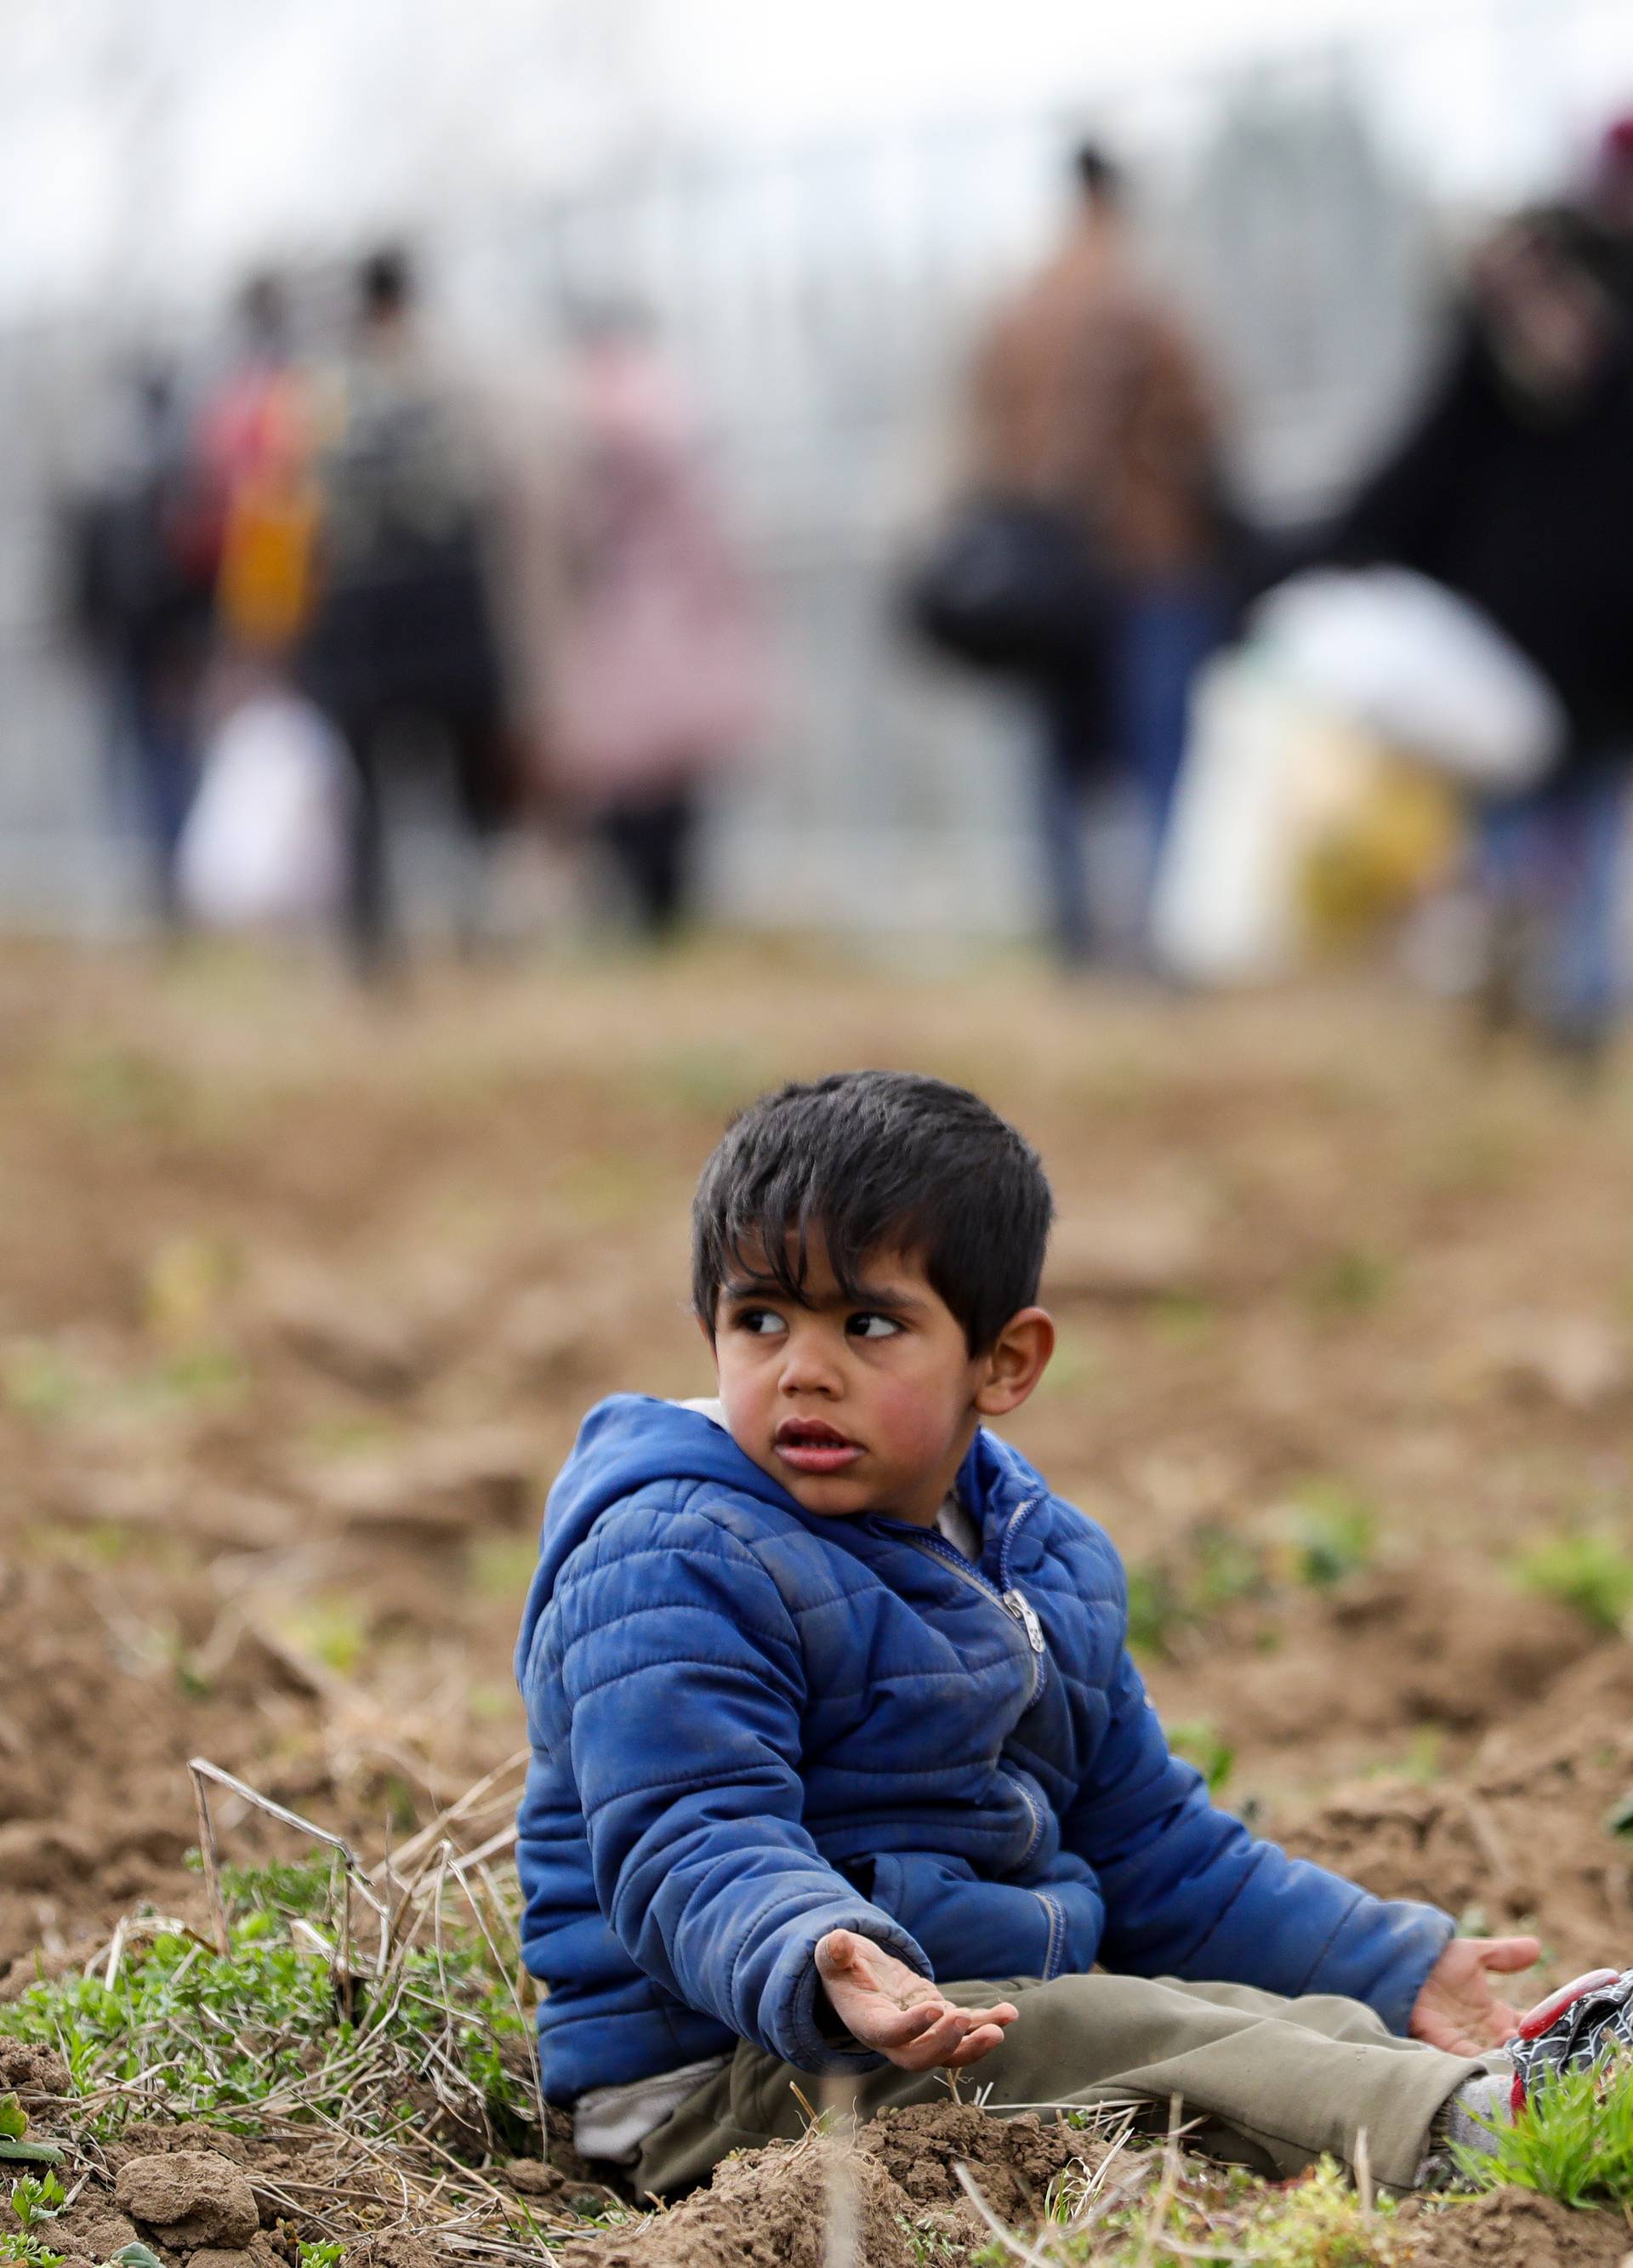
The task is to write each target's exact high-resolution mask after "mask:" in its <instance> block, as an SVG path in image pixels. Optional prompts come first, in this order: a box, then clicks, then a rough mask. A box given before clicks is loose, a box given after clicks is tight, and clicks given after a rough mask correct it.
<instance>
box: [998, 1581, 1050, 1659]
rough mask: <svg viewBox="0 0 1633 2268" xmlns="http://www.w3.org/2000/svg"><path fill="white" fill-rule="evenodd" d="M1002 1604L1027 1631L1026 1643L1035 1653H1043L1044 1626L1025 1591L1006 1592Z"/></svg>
mask: <svg viewBox="0 0 1633 2268" xmlns="http://www.w3.org/2000/svg"><path fill="white" fill-rule="evenodd" d="M1002 1603H1003V1605H1004V1609H1006V1611H1007V1612H1008V1613H1010V1614H1011V1615H1013V1616H1014V1617H1015V1619H1016V1621H1017V1622H1018V1623H1019V1624H1020V1626H1021V1628H1022V1630H1024V1631H1026V1643H1027V1645H1028V1646H1030V1647H1031V1648H1032V1650H1033V1653H1042V1651H1043V1625H1042V1624H1041V1622H1040V1621H1039V1620H1038V1616H1037V1611H1036V1609H1034V1608H1033V1603H1032V1601H1031V1600H1030V1599H1029V1598H1028V1597H1027V1596H1026V1593H1025V1592H1024V1591H1005V1592H1004V1597H1003V1602H1002Z"/></svg>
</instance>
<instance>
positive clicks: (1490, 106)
mask: <svg viewBox="0 0 1633 2268" xmlns="http://www.w3.org/2000/svg"><path fill="white" fill-rule="evenodd" d="M1335 42H1342V43H1345V44H1347V45H1349V46H1351V47H1353V48H1354V49H1355V51H1356V52H1357V55H1359V56H1360V57H1361V58H1362V63H1361V68H1362V70H1363V72H1364V76H1365V82H1366V85H1367V87H1368V90H1369V92H1371V93H1372V97H1373V99H1374V102H1375V107H1376V110H1377V113H1378V115H1379V122H1380V124H1381V125H1382V127H1383V129H1384V130H1385V132H1386V133H1387V135H1388V136H1390V138H1391V139H1392V140H1394V142H1395V143H1396V144H1398V145H1399V146H1400V148H1401V151H1402V152H1403V154H1404V155H1405V156H1406V157H1407V158H1408V161H1409V163H1410V164H1412V165H1413V166H1415V167H1416V168H1417V169H1418V170H1419V171H1420V172H1423V173H1424V174H1425V175H1426V176H1427V177H1428V178H1429V180H1430V182H1431V187H1433V188H1436V189H1437V190H1438V192H1439V193H1441V194H1443V195H1454V196H1463V197H1471V198H1475V199H1478V198H1481V197H1490V198H1493V199H1496V198H1500V197H1501V196H1503V195H1509V194H1513V193H1515V192H1516V191H1517V190H1522V189H1524V188H1529V187H1532V186H1534V185H1536V184H1538V183H1540V182H1542V181H1544V180H1547V179H1548V175H1549V173H1550V172H1551V171H1554V170H1556V168H1557V167H1558V166H1560V165H1561V163H1562V162H1563V154H1564V152H1565V151H1566V150H1567V148H1568V147H1569V146H1570V144H1572V143H1573V142H1574V143H1576V144H1580V143H1581V142H1582V140H1583V139H1584V137H1585V134H1586V132H1587V130H1588V129H1589V127H1590V125H1591V124H1593V123H1594V122H1597V121H1598V120H1599V119H1600V118H1601V117H1602V116H1604V115H1606V114H1608V113H1609V112H1611V111H1613V110H1614V109H1615V108H1617V107H1619V106H1621V105H1622V104H1633V0H1003V4H1001V5H1000V4H994V0H8V4H7V5H6V7H5V8H4V11H3V12H0V201H3V202H4V210H6V212H7V214H8V225H7V230H6V232H5V235H4V240H0V314H6V313H11V314H16V313H26V312H28V311H30V310H32V309H33V308H37V307H39V306H44V305H48V304H50V303H52V302H53V301H55V302H58V303H61V302H63V301H64V300H65V301H67V302H69V303H70V304H71V303H74V302H78V301H83V299H84V298H85V296H86V295H87V294H88V293H92V292H95V291H101V290H103V289H106V288H113V289H114V291H118V290H119V289H120V287H121V279H129V281H130V283H131V288H132V290H133V291H137V290H138V286H139V287H140V288H143V289H144V288H147V284H149V283H151V277H152V276H153V275H154V274H155V273H158V274H159V275H161V276H168V277H170V278H173V279H176V280H180V282H181V283H182V284H184V285H185V284H187V283H188V281H190V280H193V279H196V280H197V281H198V282H200V283H208V284H214V283H215V282H217V280H218V279H221V278H224V276H226V275H227V274H229V273H231V272H232V271H233V270H234V269H237V268H239V267H241V265H242V264H243V263H244V261H246V260H249V259H253V258H254V257H255V256H257V255H258V254H261V255H266V254H277V253H279V252H284V251H288V250H291V249H299V248H303V247H307V246H312V245H322V244H324V243H326V242H328V243H338V242H343V241H346V240H348V239H351V238H352V237H354V236H355V234H356V233H357V232H358V231H360V230H363V229H367V228H370V227H379V226H391V225H415V224H419V223H423V219H424V218H425V217H426V216H428V215H430V214H438V215H445V214H448V213H453V214H465V215H467V216H472V217H474V216H475V215H476V214H478V213H482V212H488V211H498V210H503V209H504V207H506V206H507V205H508V206H511V207H514V206H515V205H517V204H519V203H520V202H521V201H522V200H524V199H526V198H527V197H529V196H533V195H537V194H538V193H539V192H540V191H541V190H542V189H546V188H549V187H551V186H553V185H555V184H558V183H562V182H564V181H570V180H573V179H576V178H583V177H584V176H585V173H587V172H589V171H590V170H592V169H593V168H595V167H597V166H604V165H605V164H606V163H607V161H608V160H609V158H611V156H612V155H613V153H614V152H615V151H617V150H618V149H619V148H620V147H621V146H622V147H623V148H625V149H639V148H641V147H643V146H644V145H646V144H650V143H651V141H652V140H654V139H656V140H658V141H660V142H668V143H678V144H681V145H683V146H686V147H688V148H693V149H700V148H708V149H713V150H722V149H731V148H740V147H745V146H754V147H759V148H762V149H763V148H765V147H767V146H770V147H783V146H788V145H791V144H799V143H802V142H808V141H812V140H814V139H819V138H824V137H829V136H835V135H837V134H849V133H852V132H871V131H877V130H879V129H885V130H889V129H898V128H901V127H903V126H906V125H908V124H910V123H913V122H923V121H926V120H930V119H933V118H937V117H944V116H946V115H949V114H967V115H990V114H994V113H1006V112H1026V111H1039V110H1048V111H1051V112H1062V111H1065V112H1076V113H1078V114H1081V115H1083V116H1085V117H1087V118H1090V119H1095V120H1098V121H1100V122H1102V123H1103V124H1104V125H1105V126H1106V127H1107V128H1108V129H1110V130H1112V131H1113V132H1115V131H1116V129H1117V126H1118V123H1119V119H1120V115H1121V114H1122V109H1123V107H1124V106H1125V104H1126V103H1127V102H1128V101H1129V100H1130V99H1137V101H1138V102H1139V103H1142V104H1144V112H1143V114H1149V113H1150V110H1151V103H1150V92H1151V89H1152V88H1153V87H1154V86H1166V85H1170V84H1172V83H1174V82H1177V81H1183V80H1187V79H1194V78H1195V77H1197V76H1198V75H1204V74H1208V73H1210V72H1215V73H1217V72H1218V71H1221V70H1226V69H1231V68H1237V67H1239V66H1240V65H1242V64H1243V63H1249V62H1252V61H1254V60H1255V59H1263V60H1266V61H1271V60H1274V59H1276V58H1285V57H1287V56H1288V55H1291V54H1295V53H1301V52H1308V51H1311V50H1315V49H1320V48H1322V47H1323V46H1327V47H1330V46H1331V45H1332V44H1334V43H1335ZM1130 91H1133V94H1132V97H1131V96H1130ZM138 295H139V294H138Z"/></svg>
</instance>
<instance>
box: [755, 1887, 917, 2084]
mask: <svg viewBox="0 0 1633 2268" xmlns="http://www.w3.org/2000/svg"><path fill="white" fill-rule="evenodd" d="M831 1929H849V1930H853V1931H854V1932H855V1933H856V1934H857V1936H858V1937H865V1938H871V1939H872V1942H873V1943H874V1944H875V1945H877V1946H880V1947H882V1948H883V1949H884V1951H885V1952H886V1953H894V1955H895V1956H896V1959H897V1960H898V1961H903V1962H906V1963H907V1965H908V1968H909V1969H916V1970H917V1971H918V1973H919V1975H920V1976H921V1977H924V1978H926V1979H928V1978H929V1977H930V1976H931V1966H930V1963H929V1962H928V1961H927V1960H926V1959H925V1957H924V1955H923V1951H922V1949H921V1948H920V1947H919V1946H918V1944H917V1943H916V1940H914V1939H913V1938H911V1937H909V1936H908V1933H907V1932H906V1930H904V1929H903V1928H902V1927H901V1924H900V1923H899V1922H895V1921H893V1920H892V1919H891V1918H890V1916H889V1915H888V1914H887V1913H886V1912H885V1911H883V1910H882V1909H881V1908H880V1907H879V1906H870V1905H856V1906H848V1907H837V1906H835V1907H832V1908H828V1909H825V1910H823V1911H819V1912H817V1913H815V1914H810V1915H807V1916H806V1917H805V1922H804V1925H803V1926H802V1927H801V1928H800V1930H799V1932H798V1935H794V1934H793V1933H791V1937H790V1942H789V1943H788V1945H787V1946H785V1947H784V1948H783V1951H782V1952H781V1953H780V1954H779V1955H778V1956H777V1961H776V1967H775V1968H774V1970H772V1972H771V1977H770V1980H769V1985H768V1987H767V1991H766V1995H765V1999H764V2001H763V2002H762V2004H761V2007H762V2015H761V2024H762V2029H763V2030H764V2033H765V2036H766V2041H767V2044H768V2045H769V2047H770V2049H771V2051H772V2052H773V2053H774V2054H776V2055H779V2056H781V2057H782V2058H783V2061H784V2062H785V2063H791V2064H792V2065H794V2066H795V2067H796V2069H798V2070H799V2071H815V2072H824V2071H835V2072H861V2071H875V2070H877V2069H878V2067H879V2065H880V2064H881V2063H883V2061H884V2060H885V2058H883V2057H882V2056H881V2055H879V2053H878V2052H877V2051H875V2050H874V2049H872V2048H864V2047H863V2046H861V2045H860V2043H853V2044H852V2045H850V2046H847V2045H846V2044H845V2041H846V2039H847V2038H849V2037H850V2035H849V2034H837V2035H836V2034H835V2031H834V2030H832V2029H829V2030H828V2031H825V2030H824V2029H823V2026H822V2022H821V2017H820V2011H821V2010H822V2008H823V2007H824V2006H825V2003H824V2002H823V2001H822V1999H820V1994H821V1991H822V1980H821V1978H820V1977H819V1976H818V1974H817V1965H816V1949H817V1947H818V1945H819V1943H820V1940H822V1939H823V1938H825V1937H826V1936H827V1935H828V1932H829V1930H831Z"/></svg>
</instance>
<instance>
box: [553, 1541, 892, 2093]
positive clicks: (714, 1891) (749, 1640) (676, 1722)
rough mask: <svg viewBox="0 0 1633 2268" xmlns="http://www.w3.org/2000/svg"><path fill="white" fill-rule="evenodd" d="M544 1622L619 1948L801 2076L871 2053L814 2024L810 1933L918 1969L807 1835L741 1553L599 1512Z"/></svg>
mask: <svg viewBox="0 0 1633 2268" xmlns="http://www.w3.org/2000/svg"><path fill="white" fill-rule="evenodd" d="M621 1530H623V1531H625V1532H624V1534H623V1535H621V1534H620V1531H621ZM545 1635H546V1646H547V1650H548V1652H552V1653H555V1654H556V1656H557V1660H556V1662H555V1664H554V1665H547V1664H541V1665H540V1668H539V1671H538V1672H535V1675H539V1674H542V1675H546V1676H548V1682H549V1683H551V1684H552V1685H553V1686H554V1687H555V1690H556V1691H557V1692H558V1693H559V1694H561V1695H563V1697H564V1702H563V1705H564V1708H565V1712H566V1724H565V1727H564V1731H565V1739H566V1745H567V1748H568V1751H569V1755H570V1763H571V1769H572V1773H573V1778H574V1779H575V1781H576V1783H577V1789H578V1794H579V1798H580V1800H581V1802H582V1805H583V1809H584V1817H585V1826H586V1829H587V1832H588V1837H589V1844H590V1856H591V1862H592V1869H593V1873H594V1878H595V1887H596V1894H597V1896H598V1898H599V1900H600V1906H601V1911H602V1912H603V1913H604V1914H605V1915H606V1917H607V1921H608V1923H609V1924H610V1926H611V1927H612V1929H613V1931H614V1934H615V1935H616V1936H617V1938H618V1940H619V1941H620V1942H621V1943H622V1945H623V1947H624V1948H625V1949H626V1951H627V1952H628V1953H629V1955H630V1957H631V1959H632V1960H634V1961H635V1962H637V1963H638V1965H639V1966H640V1967H641V1968H642V1969H643V1970H644V1971H645V1972H646V1974H647V1975H648V1976H649V1977H654V1978H656V1979H657V1980H658V1982H660V1983H661V1984H663V1985H666V1986H667V1987H668V1989H669V1990H670V1991H671V1992H674V1993H676V1994H678V1995H679V1997H680V1999H682V2000H684V2001H685V2002H687V2003H688V2006H690V2007H695V2008H697V2009H700V2010H703V2011H707V2012H709V2013H710V2014H714V2015H716V2016H717V2017H718V2018H719V2019H720V2020H721V2021H722V2022H724V2023H726V2024H728V2025H730V2026H731V2028H732V2030H734V2031H735V2032H737V2033H738V2034H739V2035H740V2036H741V2037H742V2038H744V2039H747V2040H752V2041H753V2042H754V2044H755V2046H757V2047H761V2048H764V2049H766V2050H768V2051H770V2052H771V2053H772V2054H775V2055H778V2056H781V2057H783V2058H785V2059H786V2060H787V2061H788V2062H790V2063H792V2064H795V2065H798V2066H799V2067H800V2068H802V2069H804V2070H808V2071H821V2070H862V2069H867V2068H870V2067H871V2066H873V2065H874V2064H876V2063H877V2062H878V2061H879V2058H878V2057H877V2056H873V2055H871V2054H868V2053H866V2052H865V2051H863V2050H862V2049H860V2048H858V2047H857V2046H856V2045H855V2043H850V2045H846V2044H845V2043H844V2041H843V2036H842V2037H841V2039H840V2041H838V2042H837V2043H836V2042H835V2039H834V2038H833V2037H832V2036H828V2035H825V2034H824V2032H823V2031H822V2029H820V2022H819V2017H820V2014H822V2013H825V2004H820V2003H819V1999H818V1994H819V1985H818V1981H817V1975H816V1963H815V1961H814V1958H813V1955H814V1953H815V1948H816V1945H817V1941H818V1940H819V1939H820V1938H821V1937H822V1936H824V1935H825V1934H826V1933H827V1932H828V1931H829V1930H831V1929H853V1930H856V1931H858V1932H859V1933H862V1934H863V1935H864V1936H867V1937H871V1938H872V1939H874V1940H876V1941H877V1942H878V1943H879V1944H880V1945H882V1946H884V1947H885V1948H886V1950H888V1951H889V1952H891V1953H894V1954H895V1955H897V1956H898V1957H899V1958H900V1959H901V1960H902V1961H905V1962H908V1963H909V1964H910V1965H911V1966H912V1967H913V1968H915V1969H917V1970H920V1971H921V1972H922V1973H923V1974H924V1975H926V1976H928V1975H929V1973H930V1964H929V1962H927V1961H926V1960H925V1958H924V1956H923V1953H922V1952H921V1951H920V1950H919V1948H918V1947H917V1945H916V1943H915V1941H914V1940H913V1939H912V1938H911V1937H909V1936H908V1934H907V1933H906V1932H905V1931H904V1930H903V1929H901V1927H900V1926H899V1925H898V1924H897V1923H895V1922H894V1921H893V1920H892V1919H891V1918H890V1916H889V1915H888V1914H886V1913H884V1912H883V1911H881V1910H880V1909H879V1908H878V1907H877V1906H874V1905H872V1904H870V1903H869V1902H868V1901H867V1900H866V1899H865V1898H864V1897H863V1896H861V1894H860V1893H859V1892H858V1891H857V1890H856V1889H854V1888H853V1887H852V1886H851V1884H850V1883H849V1882H848V1881H846V1880H845V1878H844V1877H843V1876H842V1874H837V1873H835V1870H834V1869H833V1868H832V1867H830V1866H829V1865H828V1863H827V1861H826V1860H825V1859H823V1858H822V1857H821V1856H820V1853H819V1852H818V1851H817V1848H816V1845H815V1844H814V1843H813V1840H812V1838H811V1837H810V1836H809V1835H808V1834H807V1833H806V1831H805V1826H804V1823H803V1815H804V1790H803V1786H802V1784H801V1780H800V1776H799V1762H800V1719H801V1712H802V1707H803V1704H804V1693H805V1689H804V1675H803V1661H802V1653H801V1648H800V1646H799V1642H798V1631H797V1629H796V1626H795V1623H794V1619H793V1616H792V1615H791V1612H790V1609H789V1608H788V1606H787V1604H786V1603H785V1602H784V1601H783V1596H782V1594H781V1593H780V1592H779V1590H778V1589H777V1587H776V1584H775V1583H774V1582H773V1581H772V1580H771V1578H770V1577H769V1574H768V1573H767V1572H766V1571H765V1569H764V1568H763V1566H762V1565H761V1563H760V1561H759V1560H758V1558H757V1557H755V1555H754V1553H753V1551H752V1550H749V1549H748V1547H747V1545H746V1544H744V1543H742V1542H740V1541H739V1539H738V1538H737V1537H736V1536H734V1535H732V1534H730V1533H729V1532H728V1530H727V1529H726V1528H725V1527H724V1526H722V1525H721V1524H720V1523H718V1522H717V1521H713V1520H710V1519H709V1518H708V1517H706V1516H705V1515H703V1514H702V1513H687V1512H676V1513H673V1514H672V1515H670V1517H669V1518H668V1520H667V1521H666V1523H665V1528H664V1535H663V1539H662V1541H661V1542H660V1543H654V1542H653V1541H652V1540H651V1526H650V1523H643V1524H642V1526H641V1528H640V1529H639V1531H638V1532H636V1528H635V1523H634V1522H630V1523H628V1524H626V1523H624V1522H622V1521H620V1520H619V1519H618V1517H617V1515H616V1514H614V1515H613V1517H612V1518H611V1519H610V1520H608V1519H606V1518H604V1519H603V1520H602V1521H601V1522H600V1523H599V1525H598V1528H597V1532H596V1535H595V1538H594V1539H593V1542H592V1544H591V1545H590V1546H589V1547H588V1548H587V1549H586V1550H584V1551H582V1552H580V1553H578V1554H576V1555H575V1557H574V1558H573V1559H571V1560H570V1561H569V1562H568V1563H567V1565H566V1566H565V1567H564V1568H563V1571H562V1574H561V1577H560V1578H559V1580H558V1582H557V1586H556V1591H555V1600H554V1602H553V1603H552V1608H551V1610H550V1615H549V1627H548V1631H547V1633H546V1634H545ZM830 2021H831V2020H830Z"/></svg>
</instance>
